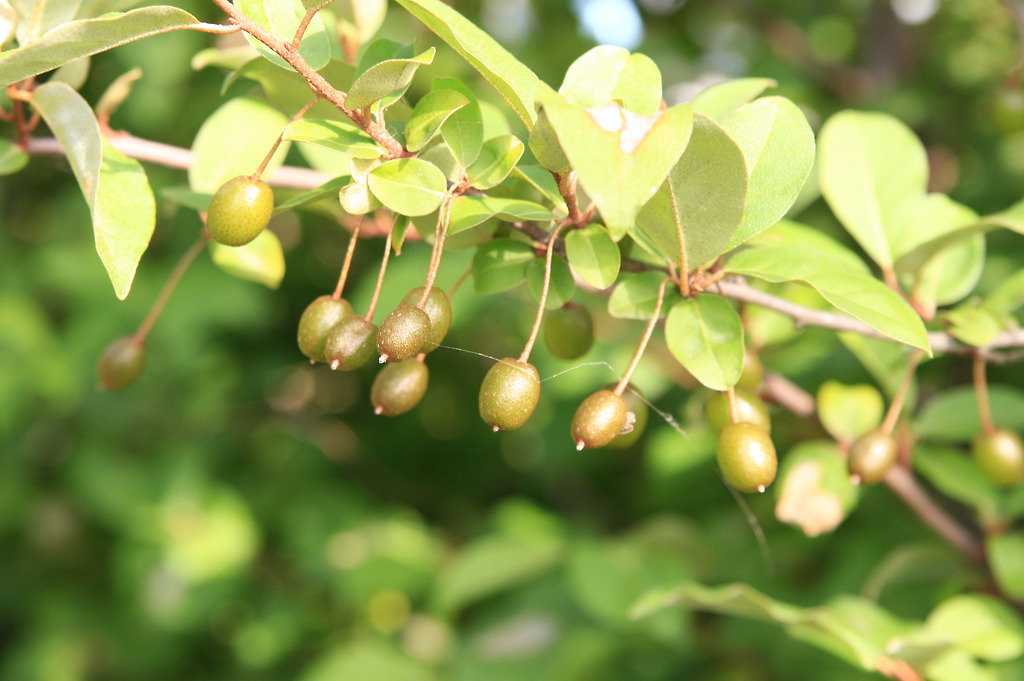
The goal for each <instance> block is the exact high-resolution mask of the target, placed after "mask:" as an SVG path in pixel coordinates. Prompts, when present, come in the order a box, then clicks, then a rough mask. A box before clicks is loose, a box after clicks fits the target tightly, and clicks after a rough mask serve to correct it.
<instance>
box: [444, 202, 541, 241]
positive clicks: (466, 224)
mask: <svg viewBox="0 0 1024 681" xmlns="http://www.w3.org/2000/svg"><path fill="white" fill-rule="evenodd" d="M495 216H497V217H499V218H501V219H502V220H526V221H527V222H544V221H547V220H554V219H555V216H554V215H553V214H552V213H551V212H550V211H549V210H548V209H547V208H545V207H544V206H542V205H540V204H539V203H533V202H532V201H523V200H521V199H505V198H499V197H494V196H472V195H469V196H467V195H465V194H463V195H462V196H460V197H458V198H456V199H455V202H454V203H453V204H452V215H451V224H450V225H449V226H448V233H449V234H457V233H458V232H461V231H464V230H467V229H470V228H471V227H475V226H477V225H479V224H480V223H481V222H483V221H484V220H486V219H488V218H491V217H495Z"/></svg>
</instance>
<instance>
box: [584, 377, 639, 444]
mask: <svg viewBox="0 0 1024 681" xmlns="http://www.w3.org/2000/svg"><path fill="white" fill-rule="evenodd" d="M627 411H628V409H627V408H626V401H625V400H624V399H622V398H621V397H619V396H618V395H616V394H615V393H613V392H612V391H611V390H598V391H597V392H596V393H594V394H593V395H591V396H590V397H588V398H587V399H585V400H583V403H582V404H581V405H580V406H579V408H578V409H577V410H576V415H575V416H573V417H572V439H573V442H575V443H576V449H577V450H582V449H584V448H586V449H596V448H597V447H604V446H605V445H606V444H608V443H609V442H611V441H612V440H614V439H615V436H616V435H618V434H619V433H621V432H622V428H623V426H624V425H626V413H627Z"/></svg>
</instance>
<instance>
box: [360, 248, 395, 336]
mask: <svg viewBox="0 0 1024 681" xmlns="http://www.w3.org/2000/svg"><path fill="white" fill-rule="evenodd" d="M394 231H395V230H394V229H389V230H388V235H387V238H385V239H384V255H383V257H381V260H380V271H379V272H377V285H376V286H374V288H373V297H372V298H370V304H369V305H368V306H367V307H366V314H365V315H363V319H365V320H366V321H371V320H372V319H373V313H374V312H375V311H376V309H377V300H378V299H379V298H380V290H381V288H382V287H383V286H384V273H385V272H386V271H387V269H388V259H389V258H390V257H391V235H392V234H393V233H394Z"/></svg>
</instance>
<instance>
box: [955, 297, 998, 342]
mask: <svg viewBox="0 0 1024 681" xmlns="http://www.w3.org/2000/svg"><path fill="white" fill-rule="evenodd" d="M942 318H943V320H944V321H945V322H946V325H947V326H948V328H949V333H950V335H951V336H953V337H954V338H956V339H957V340H958V341H960V342H961V343H966V344H967V345H973V346H974V347H977V348H982V347H985V346H986V345H988V344H989V343H991V342H992V341H994V340H995V339H996V338H997V337H998V336H999V334H1000V333H1002V332H1003V331H1006V330H1007V329H1008V328H1010V327H1011V324H1012V323H1013V318H1012V317H1010V316H1009V315H1007V314H1001V313H999V312H995V311H994V310H992V309H990V308H988V307H985V306H983V305H980V304H979V301H977V300H968V301H965V302H964V303H963V304H961V305H957V306H956V307H955V308H954V309H952V310H949V311H948V312H946V313H944V314H943V315H942Z"/></svg>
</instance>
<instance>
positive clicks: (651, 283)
mask: <svg viewBox="0 0 1024 681" xmlns="http://www.w3.org/2000/svg"><path fill="white" fill-rule="evenodd" d="M664 279H665V274H664V273H663V272H642V273H640V274H632V275H628V276H623V277H621V278H620V280H619V283H618V285H616V287H615V289H614V290H613V291H612V295H611V296H609V298H608V314H610V315H611V316H613V317H618V318H619V319H650V318H651V315H653V314H654V309H655V307H656V306H657V304H658V289H660V288H661V282H662V281H664ZM678 296H679V294H678V293H675V290H674V289H673V288H672V287H671V286H667V287H665V300H664V302H663V303H662V306H661V315H662V316H664V315H666V314H668V311H669V309H671V307H672V305H673V304H674V303H675V301H676V300H678Z"/></svg>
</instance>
